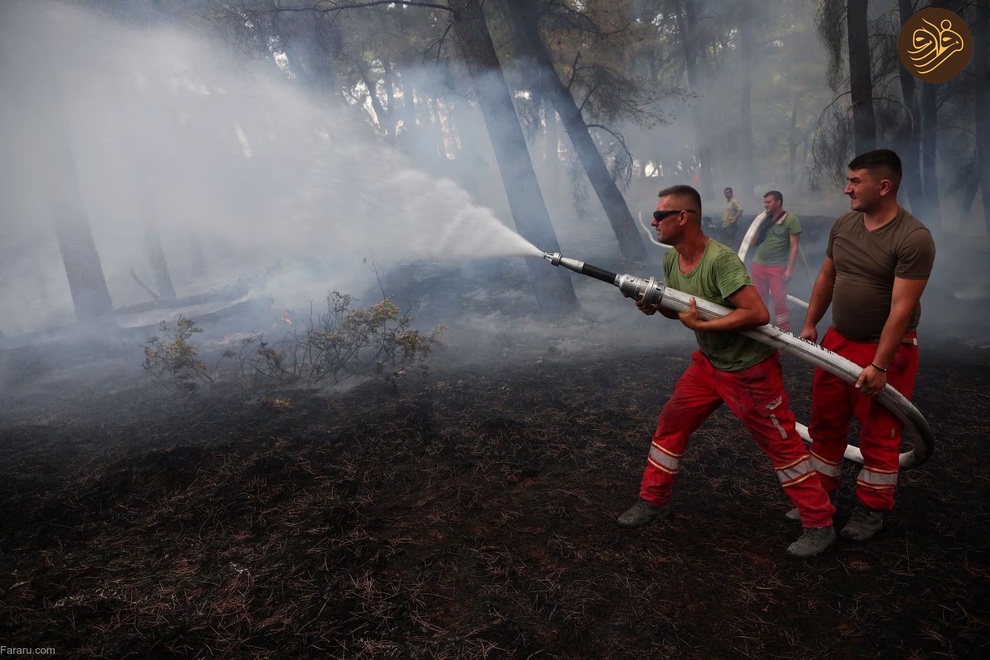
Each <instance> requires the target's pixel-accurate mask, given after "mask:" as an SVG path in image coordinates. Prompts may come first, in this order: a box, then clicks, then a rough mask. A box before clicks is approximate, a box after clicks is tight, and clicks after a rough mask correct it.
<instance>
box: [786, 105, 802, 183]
mask: <svg viewBox="0 0 990 660" xmlns="http://www.w3.org/2000/svg"><path fill="white" fill-rule="evenodd" d="M800 107H801V95H800V94H795V95H794V103H793V104H792V105H791V125H790V130H789V135H788V138H787V167H788V170H789V174H788V177H787V179H788V181H789V182H790V183H791V185H794V183H795V171H794V170H795V166H796V163H795V160H796V159H797V148H798V131H797V117H798V109H799V108H800Z"/></svg>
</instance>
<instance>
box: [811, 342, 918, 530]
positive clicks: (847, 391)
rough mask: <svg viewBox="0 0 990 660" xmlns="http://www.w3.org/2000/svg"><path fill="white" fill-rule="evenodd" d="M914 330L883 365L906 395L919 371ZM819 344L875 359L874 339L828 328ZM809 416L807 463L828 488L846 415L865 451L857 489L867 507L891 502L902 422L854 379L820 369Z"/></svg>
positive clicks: (836, 470)
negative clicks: (864, 339) (851, 336)
mask: <svg viewBox="0 0 990 660" xmlns="http://www.w3.org/2000/svg"><path fill="white" fill-rule="evenodd" d="M913 337H914V335H913V334H912V335H909V336H908V337H905V342H902V343H901V345H900V346H899V347H898V349H897V353H896V354H895V355H894V359H893V360H892V361H891V363H890V364H889V365H888V366H887V384H888V385H890V386H891V387H893V388H894V389H896V390H897V391H898V392H900V393H901V394H903V395H904V396H905V397H907V398H911V395H912V394H913V392H914V378H915V375H917V373H918V346H917V344H916V343H909V342H914V341H915V340H914V339H913ZM822 346H823V347H824V348H827V349H829V350H831V351H834V352H835V353H838V354H839V355H841V356H842V357H844V358H846V359H848V360H851V361H853V362H855V363H856V364H858V365H860V366H862V367H865V366H867V365H868V364H870V362H872V361H873V357H874V356H875V355H876V352H877V344H874V343H863V342H857V341H852V340H851V339H847V338H846V337H843V336H842V335H841V334H839V333H838V332H836V331H835V328H829V329H828V332H826V333H825V337H824V338H823V339H822ZM811 391H812V397H811V422H810V423H809V424H808V434H809V435H810V436H811V438H812V440H814V442H813V443H812V445H811V464H812V465H813V466H814V468H815V469H816V470H817V471H818V473H819V474H820V475H821V480H822V485H823V486H825V490H826V491H828V492H829V493H834V492H835V491H836V490H837V489H838V488H839V478H840V477H841V476H842V455H843V453H844V452H845V450H846V443H847V441H848V438H849V421H850V420H851V419H852V416H853V415H855V416H856V419H858V420H859V426H860V432H859V448H860V451H862V452H863V469H862V470H860V472H859V476H858V477H857V479H856V495H857V496H858V497H859V500H860V502H862V503H863V504H864V505H866V506H868V507H869V508H871V509H878V510H882V511H887V510H890V509H893V508H894V490H895V488H896V487H897V471H898V467H899V466H898V462H897V461H898V456H899V455H900V451H901V430H902V429H903V428H904V424H903V422H901V421H900V420H899V419H897V417H895V416H894V414H893V413H892V412H890V411H889V410H887V408H886V407H885V406H884V405H883V404H881V403H880V402H878V401H877V400H876V399H874V398H873V397H869V396H863V395H862V394H860V393H859V390H857V389H856V388H855V384H854V383H847V382H846V381H844V380H842V379H841V378H839V377H837V376H833V375H832V374H830V373H828V372H827V371H825V370H824V369H815V378H814V381H813V383H812V389H811Z"/></svg>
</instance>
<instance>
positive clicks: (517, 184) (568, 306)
mask: <svg viewBox="0 0 990 660" xmlns="http://www.w3.org/2000/svg"><path fill="white" fill-rule="evenodd" d="M449 4H450V7H451V9H452V10H453V11H454V35H455V38H456V39H457V43H458V45H459V46H460V48H461V50H462V51H463V53H464V57H465V61H466V64H467V68H468V71H469V72H470V74H471V80H472V82H473V83H474V87H475V91H476V92H477V94H478V104H479V105H480V106H481V112H482V115H483V116H484V119H485V125H486V126H487V128H488V133H489V136H490V137H491V141H492V147H493V148H494V150H495V160H496V161H497V162H498V167H499V170H500V171H501V173H502V183H503V185H504V186H505V194H506V196H507V197H508V201H509V208H510V210H511V212H512V218H513V220H514V221H515V224H516V228H517V229H518V230H519V233H520V234H521V235H522V236H523V237H524V238H526V240H528V241H529V242H530V243H532V244H533V245H535V246H537V247H538V248H539V249H541V250H545V251H548V252H556V251H559V250H560V246H559V244H558V243H557V236H556V234H554V231H553V226H552V225H551V223H550V214H549V212H548V211H547V206H546V202H544V200H543V193H542V192H541V191H540V186H539V184H538V183H537V180H536V171H535V170H534V169H533V161H532V160H531V159H530V156H529V151H528V149H527V147H526V138H525V136H524V135H523V132H522V127H521V126H520V124H519V117H518V116H517V115H516V109H515V107H514V106H513V105H512V96H511V95H510V93H509V87H508V85H506V83H505V77H504V76H503V75H502V68H501V65H500V64H499V61H498V56H497V55H496V54H495V47H494V45H493V44H492V40H491V35H490V34H489V32H488V26H487V24H486V23H485V16H484V13H483V12H482V8H481V4H480V3H479V2H477V0H449ZM526 266H527V267H528V269H529V277H530V282H531V283H532V285H533V291H534V293H535V294H536V301H537V304H538V305H539V306H540V309H541V310H542V311H543V312H545V313H548V314H554V315H559V314H566V313H572V312H574V311H576V310H577V309H578V303H577V296H576V295H575V293H574V284H573V282H572V281H571V279H570V274H569V273H568V272H567V271H565V270H564V269H562V268H553V267H549V266H548V264H546V263H544V262H543V260H542V259H540V258H539V257H526Z"/></svg>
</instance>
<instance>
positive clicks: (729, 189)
mask: <svg viewBox="0 0 990 660" xmlns="http://www.w3.org/2000/svg"><path fill="white" fill-rule="evenodd" d="M726 190H728V191H729V192H735V191H734V190H733V189H732V188H730V187H729V186H726V187H725V190H723V191H722V192H725V191H726Z"/></svg>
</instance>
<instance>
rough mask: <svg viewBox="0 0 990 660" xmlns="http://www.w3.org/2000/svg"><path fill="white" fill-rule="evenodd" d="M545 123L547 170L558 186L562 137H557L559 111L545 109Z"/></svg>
mask: <svg viewBox="0 0 990 660" xmlns="http://www.w3.org/2000/svg"><path fill="white" fill-rule="evenodd" d="M543 121H545V122H546V125H547V151H546V159H547V168H548V171H549V173H550V177H551V179H552V180H553V182H554V184H555V185H556V184H557V183H559V182H560V137H559V136H558V135H557V111H556V110H554V109H553V108H550V107H547V108H544V109H543Z"/></svg>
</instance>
